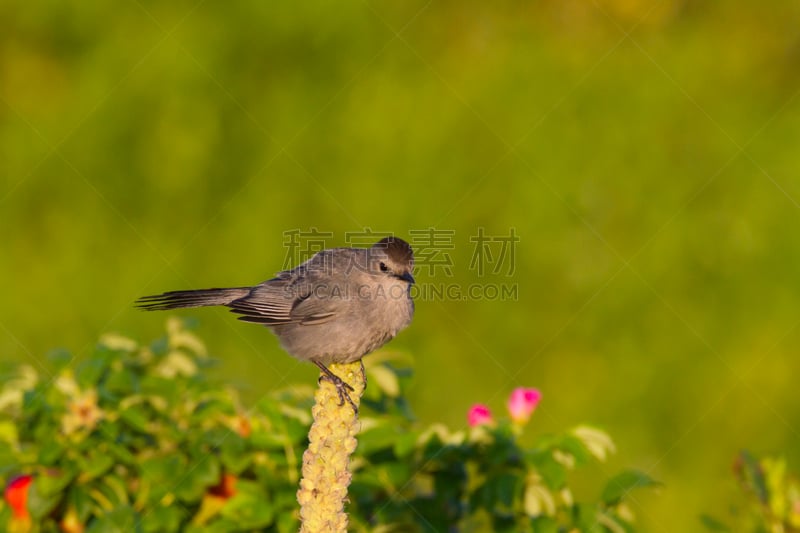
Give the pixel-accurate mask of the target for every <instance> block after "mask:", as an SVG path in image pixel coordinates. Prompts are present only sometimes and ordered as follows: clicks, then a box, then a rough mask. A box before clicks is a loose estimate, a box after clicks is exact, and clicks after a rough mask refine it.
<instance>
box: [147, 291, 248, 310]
mask: <svg viewBox="0 0 800 533" xmlns="http://www.w3.org/2000/svg"><path fill="white" fill-rule="evenodd" d="M251 289H252V288H251V287H234V288H231V289H199V290H192V291H170V292H165V293H164V294H157V295H154V296H142V297H141V298H139V299H138V300H136V304H135V305H136V307H138V308H140V309H144V310H146V311H163V310H165V309H179V308H183V307H205V306H209V305H228V304H229V303H231V302H233V301H234V300H238V299H239V298H243V297H245V296H247V295H248V294H250V290H251Z"/></svg>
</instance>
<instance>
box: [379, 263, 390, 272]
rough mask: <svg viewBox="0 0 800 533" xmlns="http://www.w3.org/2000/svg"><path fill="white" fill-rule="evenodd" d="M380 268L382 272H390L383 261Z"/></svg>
mask: <svg viewBox="0 0 800 533" xmlns="http://www.w3.org/2000/svg"><path fill="white" fill-rule="evenodd" d="M380 268H381V272H389V267H388V266H386V263H384V262H383V261H381V264H380Z"/></svg>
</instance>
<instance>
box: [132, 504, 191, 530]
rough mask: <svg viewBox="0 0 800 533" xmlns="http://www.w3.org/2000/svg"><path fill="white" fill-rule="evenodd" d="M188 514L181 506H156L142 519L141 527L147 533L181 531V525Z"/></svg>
mask: <svg viewBox="0 0 800 533" xmlns="http://www.w3.org/2000/svg"><path fill="white" fill-rule="evenodd" d="M187 515H188V513H187V512H186V510H185V509H184V508H183V507H182V506H180V505H169V506H164V505H156V506H154V507H151V508H149V509H148V511H147V514H145V515H144V516H143V517H141V518H140V520H141V526H142V529H143V530H144V531H146V532H147V533H171V532H173V531H180V530H181V523H182V522H183V521H184V520H185V519H186V518H187Z"/></svg>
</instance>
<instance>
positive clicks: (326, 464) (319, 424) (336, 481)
mask: <svg viewBox="0 0 800 533" xmlns="http://www.w3.org/2000/svg"><path fill="white" fill-rule="evenodd" d="M328 368H329V369H330V371H331V372H333V373H334V374H336V375H337V376H339V377H340V378H342V379H343V380H344V381H345V382H346V383H348V384H349V385H350V386H351V387H353V389H354V390H353V391H352V392H350V398H351V399H352V400H353V403H354V404H355V405H356V406H358V405H359V404H360V402H361V395H362V394H363V393H364V386H365V383H364V376H363V374H362V371H361V363H360V362H358V361H356V362H355V363H346V364H336V363H334V364H331V365H330V366H329V367H328ZM314 399H315V401H316V402H315V405H314V407H313V408H312V409H311V414H312V415H313V417H314V423H313V424H312V425H311V430H310V431H309V432H308V449H306V451H305V453H304V454H303V478H302V479H301V480H300V488H299V489H298V490H297V501H298V503H300V520H301V522H302V525H301V527H300V532H301V533H321V532H325V533H338V532H341V533H344V532H346V531H347V513H345V512H344V502H345V500H346V499H347V487H348V486H349V485H350V480H351V478H352V474H351V473H350V470H349V465H350V455H352V453H353V452H354V451H355V449H356V444H357V442H356V438H355V436H356V434H357V433H358V428H359V426H358V417H357V415H356V413H355V412H354V411H353V406H352V405H350V403H349V402H347V401H345V402H344V403H343V405H339V401H340V400H339V394H338V393H337V391H336V387H335V386H334V385H333V384H332V383H331V382H330V381H328V380H325V379H323V380H321V381H320V384H319V388H318V389H317V392H316V394H315V396H314Z"/></svg>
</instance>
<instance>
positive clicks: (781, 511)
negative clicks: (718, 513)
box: [701, 450, 800, 533]
mask: <svg viewBox="0 0 800 533" xmlns="http://www.w3.org/2000/svg"><path fill="white" fill-rule="evenodd" d="M734 473H735V475H736V480H737V481H738V482H739V486H740V487H741V489H742V491H743V492H744V494H745V497H746V502H745V505H743V506H742V507H741V508H740V509H739V508H737V509H735V511H736V527H729V526H728V525H726V524H725V523H724V522H722V521H720V520H717V519H716V518H714V517H711V516H708V515H703V516H702V517H701V521H702V523H703V525H705V526H706V529H708V530H709V531H728V532H731V531H742V532H747V533H761V532H767V531H769V532H781V533H793V532H795V533H796V532H800V479H798V477H797V475H796V474H790V473H789V472H787V470H786V459H785V458H783V457H761V458H758V457H754V456H753V455H752V454H751V453H750V452H748V451H746V450H745V451H742V452H741V453H740V454H739V456H738V457H737V458H736V462H735V464H734Z"/></svg>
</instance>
